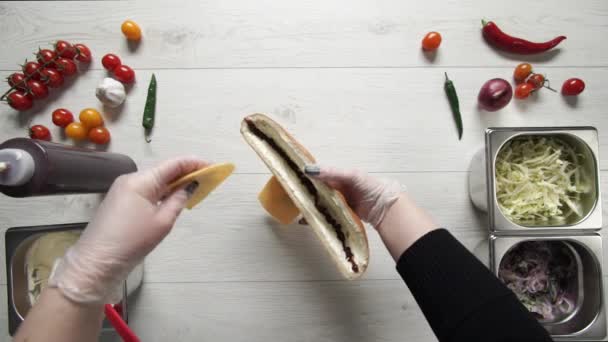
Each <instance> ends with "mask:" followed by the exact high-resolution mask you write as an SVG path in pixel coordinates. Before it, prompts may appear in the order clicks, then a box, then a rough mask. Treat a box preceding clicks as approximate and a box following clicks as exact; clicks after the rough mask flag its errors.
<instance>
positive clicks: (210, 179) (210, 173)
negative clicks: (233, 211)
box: [169, 163, 234, 209]
mask: <svg viewBox="0 0 608 342" xmlns="http://www.w3.org/2000/svg"><path fill="white" fill-rule="evenodd" d="M232 171H234V164H232V163H222V164H215V165H211V166H207V167H205V168H203V169H200V170H197V171H194V172H192V173H189V174H187V175H185V176H184V177H182V178H180V179H178V180H176V181H175V182H173V183H171V184H169V189H170V190H171V191H173V190H175V189H177V188H179V187H181V186H184V185H187V184H190V183H192V182H197V183H198V186H197V187H196V189H195V190H194V192H193V193H192V195H190V198H189V199H188V202H186V208H188V209H192V208H194V206H196V205H197V204H198V203H199V202H201V201H202V200H204V199H205V197H207V195H209V193H210V192H211V191H213V190H214V189H215V188H217V187H218V186H219V185H220V184H222V182H224V181H225V180H226V178H228V177H229V176H230V175H231V174H232Z"/></svg>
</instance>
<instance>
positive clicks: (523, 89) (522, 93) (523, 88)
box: [515, 83, 534, 100]
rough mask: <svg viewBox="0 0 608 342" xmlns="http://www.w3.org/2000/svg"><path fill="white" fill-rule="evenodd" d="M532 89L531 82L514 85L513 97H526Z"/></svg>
mask: <svg viewBox="0 0 608 342" xmlns="http://www.w3.org/2000/svg"><path fill="white" fill-rule="evenodd" d="M533 90H534V85H533V84H531V83H521V84H519V85H517V87H515V98H516V99H520V100H523V99H525V98H528V96H530V94H531V93H532V91H533Z"/></svg>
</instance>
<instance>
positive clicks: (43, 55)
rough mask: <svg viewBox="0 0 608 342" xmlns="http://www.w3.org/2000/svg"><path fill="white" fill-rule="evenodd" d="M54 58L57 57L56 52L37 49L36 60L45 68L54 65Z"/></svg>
mask: <svg viewBox="0 0 608 342" xmlns="http://www.w3.org/2000/svg"><path fill="white" fill-rule="evenodd" d="M55 58H57V54H56V53H55V51H53V50H49V49H42V50H38V53H36V60H38V63H40V65H44V66H45V67H47V68H54V67H55Z"/></svg>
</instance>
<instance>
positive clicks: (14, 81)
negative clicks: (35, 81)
mask: <svg viewBox="0 0 608 342" xmlns="http://www.w3.org/2000/svg"><path fill="white" fill-rule="evenodd" d="M24 79H25V75H24V74H22V73H20V72H15V73H12V74H11V75H10V76H9V77H7V78H6V80H7V81H8V85H10V86H11V87H15V88H17V89H25V82H23V80H24Z"/></svg>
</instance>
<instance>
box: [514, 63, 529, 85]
mask: <svg viewBox="0 0 608 342" xmlns="http://www.w3.org/2000/svg"><path fill="white" fill-rule="evenodd" d="M531 73H532V65H531V64H530V63H521V64H519V65H518V66H516V67H515V70H514V71H513V79H514V80H515V82H516V83H521V82H524V81H525V80H526V78H528V76H530V74H531Z"/></svg>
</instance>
